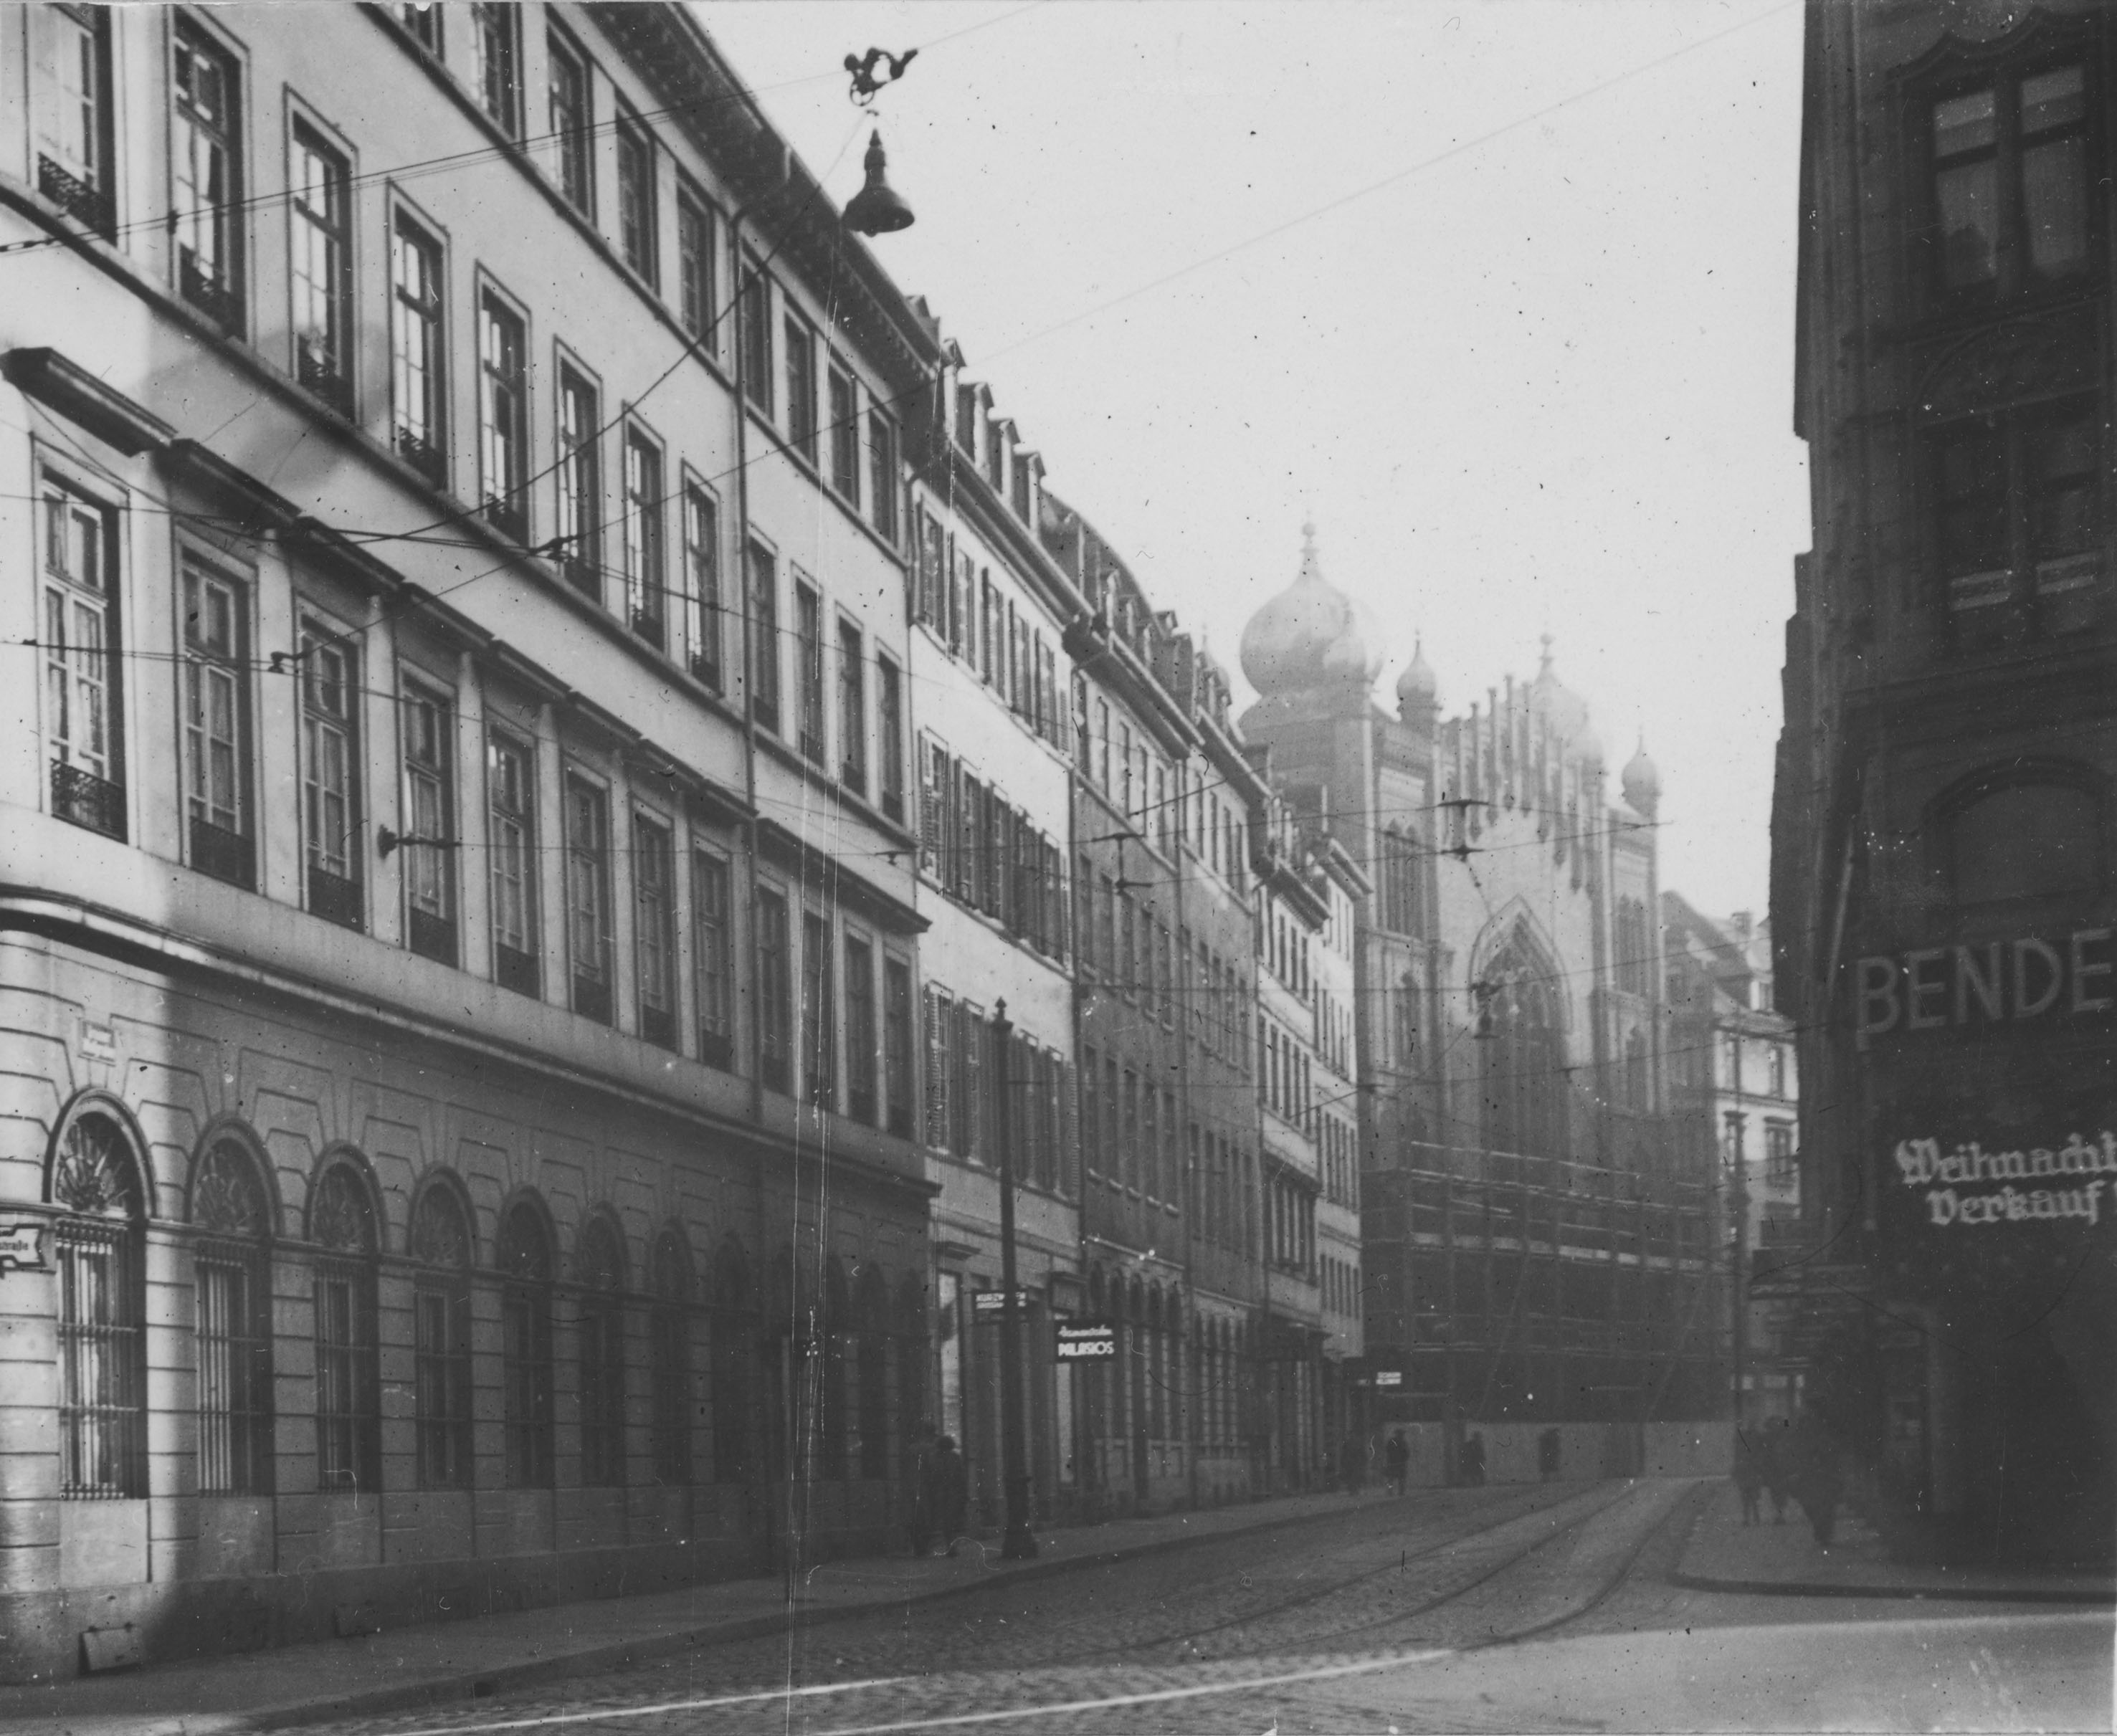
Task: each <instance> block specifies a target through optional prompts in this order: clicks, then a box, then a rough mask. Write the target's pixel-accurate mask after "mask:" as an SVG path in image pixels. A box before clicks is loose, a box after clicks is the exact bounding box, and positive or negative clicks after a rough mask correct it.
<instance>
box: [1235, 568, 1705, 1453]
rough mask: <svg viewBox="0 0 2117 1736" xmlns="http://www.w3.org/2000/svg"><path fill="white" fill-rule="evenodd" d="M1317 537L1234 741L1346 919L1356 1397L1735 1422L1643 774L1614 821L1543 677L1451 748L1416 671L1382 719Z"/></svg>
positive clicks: (1250, 638)
mask: <svg viewBox="0 0 2117 1736" xmlns="http://www.w3.org/2000/svg"><path fill="white" fill-rule="evenodd" d="M1380 666H1381V646H1380V642H1379V640H1378V639H1377V638H1376V636H1375V634H1374V633H1373V630H1372V627H1371V625H1370V624H1369V623H1368V621H1367V620H1366V619H1365V617H1364V615H1363V612H1362V611H1361V610H1359V609H1358V607H1357V606H1355V605H1354V604H1353V603H1352V602H1351V601H1350V600H1349V599H1348V598H1347V597H1346V596H1344V594H1343V593H1342V592H1339V591H1337V590H1336V589H1335V587H1332V586H1331V584H1330V583H1328V581H1327V580H1326V579H1325V578H1324V577H1323V573H1322V570H1321V563H1320V560H1319V559H1318V557H1317V552H1316V549H1315V545H1314V541H1313V537H1312V534H1311V535H1310V536H1309V540H1308V546H1307V547H1306V549H1305V550H1304V552H1303V558H1302V564H1301V569H1300V572H1299V574H1298V577H1297V578H1296V579H1295V581H1294V584H1293V585H1292V586H1291V587H1289V589H1288V590H1287V591H1285V592H1283V593H1281V594H1280V596H1277V597H1275V598H1274V599H1273V600H1272V601H1270V602H1268V603H1266V605H1265V606H1264V607H1263V608H1262V609H1261V610H1259V611H1258V613H1257V615H1255V616H1253V617H1252V619H1251V621H1250V623H1249V624H1248V627H1247V628H1246V629H1244V632H1243V670H1244V672H1245V673H1246V674H1247V675H1248V676H1249V679H1250V681H1251V683H1252V685H1253V686H1254V687H1255V688H1257V692H1258V694H1259V698H1258V700H1257V703H1256V704H1255V705H1254V706H1252V707H1251V708H1250V710H1249V711H1248V712H1246V713H1245V714H1244V716H1243V734H1244V736H1245V738H1246V739H1248V741H1249V742H1250V743H1251V744H1252V745H1253V746H1254V747H1257V748H1269V750H1270V753H1271V760H1270V764H1271V770H1272V776H1273V779H1274V781H1275V785H1276V787H1277V788H1278V789H1279V790H1280V791H1281V792H1282V793H1283V794H1284V796H1285V798H1286V799H1287V800H1288V802H1289V804H1291V806H1292V808H1293V810H1294V813H1295V814H1296V816H1297V817H1298V820H1299V822H1300V823H1301V824H1302V826H1303V827H1304V828H1305V829H1307V830H1308V831H1311V832H1312V833H1313V834H1316V835H1317V836H1328V837H1329V838H1331V839H1332V840H1335V842H1336V843H1337V844H1338V845H1340V846H1342V848H1343V849H1344V851H1345V853H1346V854H1347V855H1348V856H1349V857H1350V858H1351V859H1352V861H1353V863H1354V865H1355V866H1356V867H1357V868H1358V873H1359V877H1360V880H1361V881H1363V882H1365V890H1363V891H1361V892H1360V893H1359V894H1358V898H1357V900H1356V902H1355V910H1356V922H1357V934H1358V942H1357V951H1356V954H1355V957H1354V966H1355V979H1356V992H1357V997H1358V1010H1357V1013H1356V1016H1355V1019H1354V1033H1355V1039H1356V1042H1357V1044H1358V1057H1357V1061H1358V1080H1357V1082H1356V1083H1357V1087H1358V1098H1357V1100H1358V1105H1359V1127H1360V1140H1361V1148H1360V1149H1361V1155H1360V1164H1361V1176H1360V1181H1359V1198H1360V1202H1361V1239H1362V1249H1363V1251H1362V1255H1361V1258H1362V1261H1363V1269H1364V1282H1365V1295H1366V1308H1365V1316H1366V1317H1365V1321H1364V1328H1365V1339H1366V1352H1367V1374H1368V1377H1369V1378H1370V1379H1372V1380H1374V1381H1376V1382H1377V1383H1379V1384H1377V1385H1376V1387H1375V1388H1374V1397H1373V1402H1374V1414H1375V1416H1376V1417H1377V1419H1378V1420H1381V1421H1399V1422H1409V1421H1429V1422H1438V1423H1445V1424H1449V1425H1460V1424H1462V1423H1464V1422H1466V1421H1543V1422H1555V1421H1609V1422H1640V1421H1648V1420H1652V1419H1656V1418H1667V1417H1694V1418H1703V1417H1712V1416H1718V1415H1721V1414H1723V1407H1724V1398H1723V1395H1724V1392H1725V1388H1724V1386H1723V1384H1721V1383H1722V1381H1723V1378H1724V1375H1723V1370H1722V1368H1721V1365H1720V1363H1719V1360H1718V1333H1717V1332H1716V1329H1715V1323H1716V1321H1717V1320H1718V1319H1720V1318H1722V1315H1721V1305H1720V1304H1719V1302H1718V1301H1717V1300H1716V1299H1717V1298H1718V1296H1720V1295H1721V1293H1722V1291H1723V1285H1722V1282H1721V1274H1720V1270H1719V1266H1718V1262H1717V1261H1716V1258H1715V1255H1714V1250H1713V1238H1712V1226H1713V1177H1712V1175H1711V1172H1710V1171H1709V1170H1700V1169H1699V1168H1698V1167H1695V1165H1691V1166H1686V1163H1684V1162H1683V1161H1682V1159H1681V1154H1680V1153H1679V1152H1678V1150H1677V1147H1676V1146H1675V1145H1674V1144H1673V1143H1672V1140H1671V1138H1670V1132H1671V1130H1670V1126H1669V1122H1668V1118H1667V1080H1666V1071H1665V1069H1666V1064H1667V1057H1666V1053H1665V1050H1666V1043H1667V1007H1666V1004H1665V1002H1664V999H1663V995H1664V988H1663V970H1662V961H1661V956H1660V950H1659V941H1658V928H1659V925H1658V923H1655V922H1653V921H1652V920H1650V919H1649V912H1651V911H1653V909H1655V908H1656V906H1657V904H1658V896H1659V888H1658V883H1657V872H1658V871H1657V852H1656V848H1655V831H1654V823H1655V817H1656V814H1657V812H1658V803H1659V797H1660V790H1659V781H1658V776H1657V774H1656V773H1655V771H1654V769H1653V764H1652V762H1650V761H1649V760H1648V759H1647V757H1645V754H1644V751H1642V752H1641V753H1640V754H1639V755H1637V756H1636V757H1635V758H1634V760H1633V761H1632V762H1631V763H1630V764H1629V765H1628V766H1627V767H1626V769H1625V771H1624V774H1623V776H1622V780H1621V785H1622V795H1621V799H1617V800H1612V799H1610V798H1609V797H1608V796H1607V795H1606V794H1605V792H1604V776H1605V774H1604V771H1603V749H1602V746H1601V744H1600V742H1599V740H1598V738H1597V736H1596V734H1595V733H1594V730H1593V728H1592V727H1591V725H1590V722H1589V715H1588V711H1587V707H1585V705H1584V703H1583V702H1581V701H1580V699H1579V698H1576V697H1575V695H1573V694H1572V693H1570V692H1569V691H1568V690H1567V689H1566V688H1565V687H1564V686H1563V685H1562V684H1561V683H1560V682H1559V680H1558V679H1557V675H1556V674H1555V673H1554V672H1553V670H1552V665H1551V661H1550V658H1549V656H1548V651H1547V654H1546V657H1545V661H1544V666H1543V670H1542V671H1541V672H1540V673H1539V675H1538V677H1537V678H1536V679H1535V680H1534V681H1533V682H1528V683H1517V682H1516V681H1515V680H1514V679H1512V678H1511V677H1510V678H1509V679H1508V680H1507V682H1506V684H1505V686H1504V688H1494V689H1488V690H1487V695H1486V697H1485V699H1484V701H1483V702H1482V703H1477V702H1474V703H1473V704H1472V706H1471V707H1470V708H1469V711H1468V713H1467V714H1465V715H1464V716H1459V717H1455V718H1450V719H1446V720H1443V719H1442V718H1441V715H1440V708H1439V706H1438V704H1437V698H1436V694H1437V683H1436V681H1435V678H1434V675H1433V672H1432V670H1431V668H1430V667H1429V666H1428V665H1427V663H1426V661H1425V658H1424V656H1423V653H1422V654H1419V655H1417V656H1414V661H1413V662H1412V664H1411V665H1410V666H1409V669H1407V670H1406V671H1405V672H1404V675H1403V677H1402V678H1401V679H1400V682H1399V684H1398V690H1397V692H1398V711H1397V714H1396V715H1395V716H1390V715H1388V714H1387V713H1385V712H1383V711H1380V710H1379V709H1378V708H1377V707H1376V706H1375V705H1374V703H1373V701H1372V698H1371V689H1372V684H1373V682H1374V679H1375V677H1376V675H1377V673H1378V671H1379V669H1380Z"/></svg>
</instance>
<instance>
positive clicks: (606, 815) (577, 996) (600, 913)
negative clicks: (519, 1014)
mask: <svg viewBox="0 0 2117 1736" xmlns="http://www.w3.org/2000/svg"><path fill="white" fill-rule="evenodd" d="M565 804H566V814H565V820H566V931H567V941H568V951H569V952H570V955H571V962H572V965H573V977H574V983H573V1007H574V1011H575V1012H577V1013H579V1014H580V1015H582V1016H583V1018H588V1019H593V1020H597V1022H598V1023H599V1024H603V1025H607V1024H609V1023H610V1021H611V980H610V979H611V940H610V798H609V797H608V795H607V794H605V793H604V791H603V790H602V787H601V786H600V785H596V784H593V783H591V782H590V781H588V779H586V778H584V777H582V776H579V774H578V773H574V772H569V773H568V774H567V776H566V794H565Z"/></svg>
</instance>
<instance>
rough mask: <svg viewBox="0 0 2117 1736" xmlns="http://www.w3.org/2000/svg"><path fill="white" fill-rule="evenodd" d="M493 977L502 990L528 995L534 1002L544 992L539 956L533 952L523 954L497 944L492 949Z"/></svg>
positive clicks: (510, 947) (511, 947)
mask: <svg viewBox="0 0 2117 1736" xmlns="http://www.w3.org/2000/svg"><path fill="white" fill-rule="evenodd" d="M492 977H493V980H494V981H495V982H496V983H499V984H500V987H501V988H508V989H512V990H513V991H514V992H515V993H516V994H518V995H528V997H530V998H531V999H532V1000H534V999H536V997H537V996H538V995H540V994H541V993H542V992H543V973H542V971H541V970H539V969H537V955H536V954H535V953H533V952H522V951H517V950H516V949H515V948H514V947H513V946H501V945H499V944H497V943H496V944H495V945H494V946H493V949H492Z"/></svg>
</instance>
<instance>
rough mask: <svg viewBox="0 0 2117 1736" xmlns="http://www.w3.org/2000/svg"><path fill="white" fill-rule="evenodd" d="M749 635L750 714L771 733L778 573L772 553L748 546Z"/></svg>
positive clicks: (775, 708)
mask: <svg viewBox="0 0 2117 1736" xmlns="http://www.w3.org/2000/svg"><path fill="white" fill-rule="evenodd" d="M749 621H750V629H749V630H750V638H751V642H752V644H753V645H754V647H755V649H754V652H753V653H752V665H751V668H750V672H749V708H750V714H751V716H754V717H755V718H756V720H757V721H758V723H759V725H761V726H762V727H763V728H764V729H768V730H771V731H772V732H773V734H775V735H776V734H778V733H779V576H778V573H777V570H776V568H775V564H774V562H773V558H772V556H771V555H769V554H768V553H767V552H766V551H765V550H763V549H761V548H759V547H758V546H757V545H756V544H754V543H752V544H751V545H750V548H749Z"/></svg>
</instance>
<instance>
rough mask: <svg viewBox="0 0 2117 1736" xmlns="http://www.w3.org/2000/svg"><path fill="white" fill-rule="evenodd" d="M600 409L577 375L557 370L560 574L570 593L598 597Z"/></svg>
mask: <svg viewBox="0 0 2117 1736" xmlns="http://www.w3.org/2000/svg"><path fill="white" fill-rule="evenodd" d="M601 434H602V406H601V403H600V402H599V394H597V391H596V389H595V387H594V386H593V384H590V383H589V381H588V380H587V379H586V378H585V377H583V375H581V374H580V373H579V371H577V370H575V369H574V368H570V367H565V366H561V367H560V370H559V463H558V468H557V477H556V480H557V482H558V504H559V522H558V524H557V527H556V532H557V534H556V537H555V538H554V541H556V542H557V544H558V546H559V569H560V571H561V572H562V573H565V575H566V580H567V583H570V584H571V585H572V586H573V587H574V589H575V590H577V591H579V592H583V594H585V595H586V596H592V597H595V598H597V599H598V600H600V598H601V597H602V463H601V454H600V453H599V451H598V437H599V436H600V435H601Z"/></svg>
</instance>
